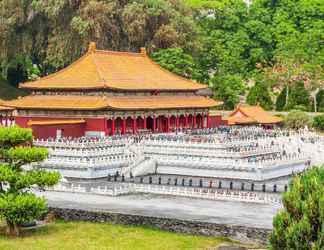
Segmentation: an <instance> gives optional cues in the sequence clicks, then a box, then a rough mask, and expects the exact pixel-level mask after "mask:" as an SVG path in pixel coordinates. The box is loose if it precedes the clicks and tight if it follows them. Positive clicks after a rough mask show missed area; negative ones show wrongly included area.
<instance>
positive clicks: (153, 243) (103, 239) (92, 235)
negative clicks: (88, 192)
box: [0, 221, 230, 250]
mask: <svg viewBox="0 0 324 250" xmlns="http://www.w3.org/2000/svg"><path fill="white" fill-rule="evenodd" d="M220 243H223V244H224V243H228V244H230V241H229V240H227V239H224V238H215V237H204V236H193V235H186V234H178V233H173V232H167V231H161V230H157V229H151V228H145V227H135V226H122V225H111V224H106V223H105V224H103V223H102V224H99V223H90V222H62V221H58V222H56V223H53V224H50V225H48V226H46V227H43V228H40V229H37V230H33V231H29V230H28V232H26V231H25V232H24V233H23V234H22V236H21V237H19V238H10V237H7V236H4V235H3V234H1V235H0V249H1V250H11V249H12V250H16V249H17V250H18V249H19V250H25V249H28V250H29V249H30V250H38V249H39V250H53V249H58V250H65V249H67V250H74V249H76V250H87V249H93V250H101V249H114V250H128V249H130V250H137V249H138V250H148V249H152V250H178V249H185V250H189V249H207V248H208V247H215V246H217V245H219V244H220Z"/></svg>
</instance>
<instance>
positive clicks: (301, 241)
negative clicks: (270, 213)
mask: <svg viewBox="0 0 324 250" xmlns="http://www.w3.org/2000/svg"><path fill="white" fill-rule="evenodd" d="M323 194H324V167H323V166H322V167H313V168H312V169H311V170H308V171H306V172H305V173H303V174H301V175H300V176H297V177H295V178H293V179H292V181H291V182H290V183H289V188H288V191H287V192H286V193H284V194H283V197H282V203H283V207H284V209H283V210H282V211H280V212H279V213H278V214H277V215H276V216H275V217H274V219H273V230H272V233H271V235H270V238H269V249H272V250H288V249H305V250H307V249H309V250H320V249H323V247H324V195H323Z"/></svg>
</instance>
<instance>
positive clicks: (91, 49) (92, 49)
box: [88, 42, 96, 53]
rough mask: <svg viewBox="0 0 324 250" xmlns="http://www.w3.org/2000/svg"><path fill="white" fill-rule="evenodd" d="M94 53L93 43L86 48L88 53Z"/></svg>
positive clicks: (94, 46) (94, 45) (94, 44)
mask: <svg viewBox="0 0 324 250" xmlns="http://www.w3.org/2000/svg"><path fill="white" fill-rule="evenodd" d="M95 51H96V43H95V42H90V43H89V47H88V53H93V52H95Z"/></svg>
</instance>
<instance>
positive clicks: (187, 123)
mask: <svg viewBox="0 0 324 250" xmlns="http://www.w3.org/2000/svg"><path fill="white" fill-rule="evenodd" d="M185 118H186V119H185V127H186V128H188V125H189V121H188V114H185Z"/></svg>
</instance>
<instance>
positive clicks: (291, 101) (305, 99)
mask: <svg viewBox="0 0 324 250" xmlns="http://www.w3.org/2000/svg"><path fill="white" fill-rule="evenodd" d="M297 107H298V109H301V110H304V111H308V110H309V109H310V95H309V92H308V91H307V90H306V89H305V86H304V82H301V81H298V82H296V83H295V85H294V86H293V87H292V88H291V91H290V96H289V98H288V105H287V108H288V109H297Z"/></svg>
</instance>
